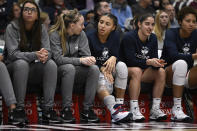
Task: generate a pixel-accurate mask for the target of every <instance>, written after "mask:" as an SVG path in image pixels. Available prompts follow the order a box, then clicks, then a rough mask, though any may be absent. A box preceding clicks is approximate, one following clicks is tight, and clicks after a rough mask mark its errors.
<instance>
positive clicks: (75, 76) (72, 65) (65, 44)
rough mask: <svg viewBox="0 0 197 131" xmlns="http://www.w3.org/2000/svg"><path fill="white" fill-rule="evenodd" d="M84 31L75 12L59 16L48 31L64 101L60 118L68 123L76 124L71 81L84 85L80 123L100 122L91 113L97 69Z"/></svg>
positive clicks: (97, 76)
mask: <svg viewBox="0 0 197 131" xmlns="http://www.w3.org/2000/svg"><path fill="white" fill-rule="evenodd" d="M83 29H84V18H83V16H82V15H81V14H80V13H79V12H78V11H77V10H70V11H68V12H66V13H63V14H61V15H60V16H59V17H58V20H57V22H56V24H55V25H54V26H52V27H51V29H50V31H49V34H50V42H51V49H52V53H53V59H54V60H55V62H56V64H57V65H58V76H59V78H60V81H61V92H62V98H63V100H62V112H61V117H62V118H63V120H64V122H68V123H73V122H75V119H74V118H73V116H72V111H71V104H72V92H73V85H74V80H76V81H78V82H81V83H84V84H85V96H84V102H83V110H82V111H81V117H80V118H81V120H82V121H86V122H98V121H99V119H98V117H97V116H96V115H95V113H94V111H93V110H92V106H93V102H94V97H95V94H96V88H97V85H98V78H99V68H98V67H97V66H96V65H95V63H96V60H95V58H94V57H93V56H91V53H90V49H89V45H88V39H87V37H86V34H85V33H84V31H82V30H83Z"/></svg>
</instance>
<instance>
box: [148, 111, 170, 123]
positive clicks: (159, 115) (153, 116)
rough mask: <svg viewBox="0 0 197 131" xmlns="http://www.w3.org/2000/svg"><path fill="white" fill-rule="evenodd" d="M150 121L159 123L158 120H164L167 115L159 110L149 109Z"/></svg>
mask: <svg viewBox="0 0 197 131" xmlns="http://www.w3.org/2000/svg"><path fill="white" fill-rule="evenodd" d="M149 118H150V120H156V121H160V120H166V119H167V115H166V114H165V113H163V112H162V111H161V109H159V108H158V109H153V108H152V109H151V110H150V117H149Z"/></svg>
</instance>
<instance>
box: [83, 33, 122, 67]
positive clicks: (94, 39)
mask: <svg viewBox="0 0 197 131" xmlns="http://www.w3.org/2000/svg"><path fill="white" fill-rule="evenodd" d="M87 37H88V41H89V47H90V51H91V54H92V56H94V57H95V58H96V64H97V65H98V66H99V67H101V66H102V65H103V64H104V63H105V62H106V61H107V60H108V59H109V58H110V57H111V56H115V57H116V58H117V59H118V57H119V47H120V33H119V32H116V31H113V32H111V33H110V35H109V36H108V38H107V41H106V42H105V43H101V42H100V40H99V38H98V36H97V31H96V30H94V31H90V32H87Z"/></svg>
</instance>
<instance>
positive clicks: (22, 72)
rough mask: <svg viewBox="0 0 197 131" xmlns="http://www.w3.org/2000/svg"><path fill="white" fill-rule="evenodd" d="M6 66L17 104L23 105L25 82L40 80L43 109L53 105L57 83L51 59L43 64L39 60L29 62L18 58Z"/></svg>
mask: <svg viewBox="0 0 197 131" xmlns="http://www.w3.org/2000/svg"><path fill="white" fill-rule="evenodd" d="M7 68H8V71H9V72H10V74H11V76H12V79H13V80H12V81H13V87H14V92H15V95H16V100H17V106H22V107H24V99H25V95H26V89H27V82H28V83H30V84H31V83H32V84H39V83H41V82H42V85H43V93H44V94H43V96H44V103H43V109H48V108H50V107H53V103H54V95H55V89H56V83H57V66H56V64H55V62H54V61H53V60H49V61H47V62H46V63H45V64H42V63H40V62H38V63H31V64H29V63H27V62H26V61H25V60H22V59H20V60H16V61H14V62H13V63H10V64H8V66H7Z"/></svg>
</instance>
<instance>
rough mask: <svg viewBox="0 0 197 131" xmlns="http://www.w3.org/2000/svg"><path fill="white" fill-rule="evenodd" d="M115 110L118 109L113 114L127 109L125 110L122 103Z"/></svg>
mask: <svg viewBox="0 0 197 131" xmlns="http://www.w3.org/2000/svg"><path fill="white" fill-rule="evenodd" d="M115 110H116V111H115V112H114V113H113V114H112V115H116V114H118V113H119V112H123V111H125V110H124V109H123V108H122V106H121V105H119V106H118V107H117V108H115Z"/></svg>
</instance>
